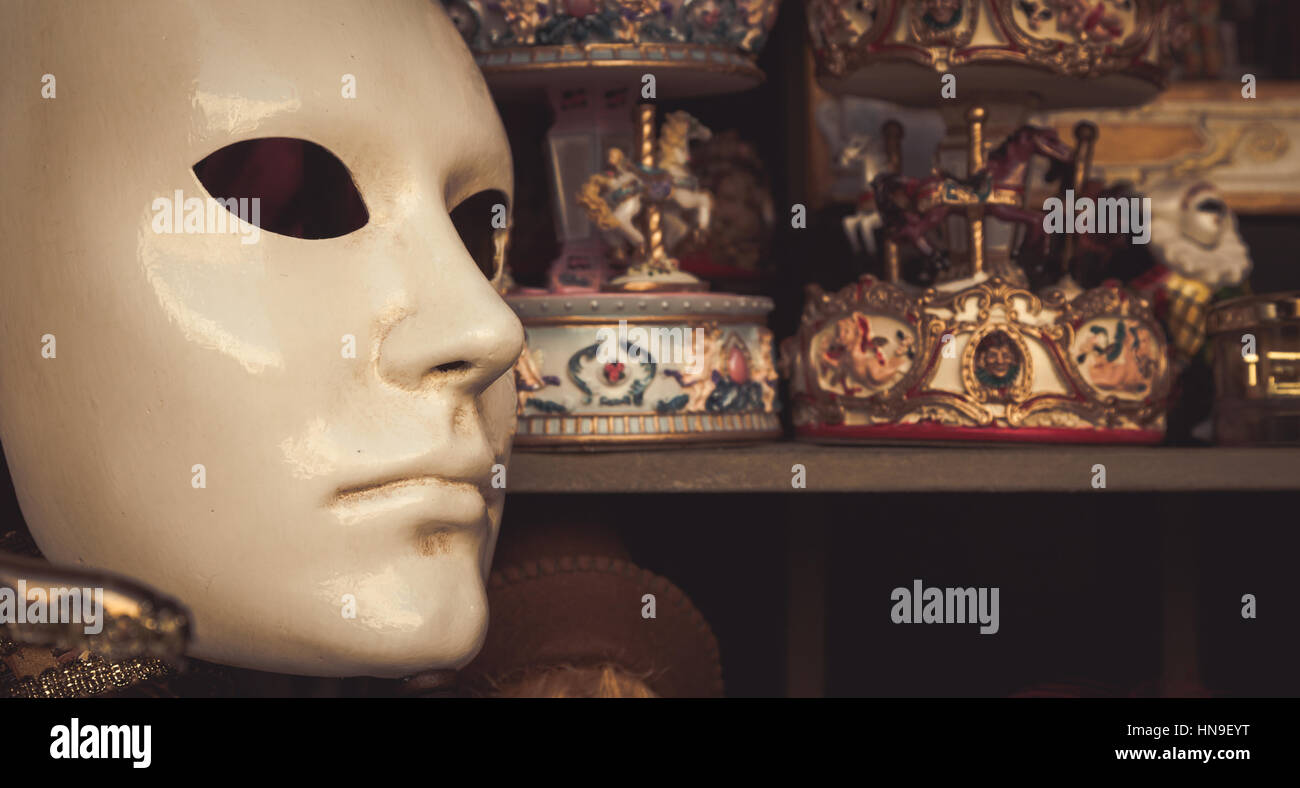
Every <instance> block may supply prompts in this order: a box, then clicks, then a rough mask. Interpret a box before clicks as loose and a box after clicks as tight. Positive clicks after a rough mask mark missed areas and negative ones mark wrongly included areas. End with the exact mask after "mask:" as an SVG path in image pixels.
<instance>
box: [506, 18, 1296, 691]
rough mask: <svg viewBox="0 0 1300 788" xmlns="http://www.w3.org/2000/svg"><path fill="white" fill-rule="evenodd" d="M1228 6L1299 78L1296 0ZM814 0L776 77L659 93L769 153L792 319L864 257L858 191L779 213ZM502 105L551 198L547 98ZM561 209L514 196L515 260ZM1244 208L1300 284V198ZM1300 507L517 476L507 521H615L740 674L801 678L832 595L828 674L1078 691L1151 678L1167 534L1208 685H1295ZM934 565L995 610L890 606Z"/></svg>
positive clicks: (1267, 273)
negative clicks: (518, 489) (802, 218)
mask: <svg viewBox="0 0 1300 788" xmlns="http://www.w3.org/2000/svg"><path fill="white" fill-rule="evenodd" d="M1222 6H1223V18H1224V20H1225V21H1228V22H1235V25H1236V29H1235V31H1232V30H1229V31H1228V33H1229V34H1230V35H1234V36H1235V44H1234V43H1233V42H1228V43H1229V44H1231V45H1234V46H1235V48H1236V50H1237V60H1238V61H1239V62H1238V63H1237V64H1229V68H1230V69H1232V70H1235V71H1236V73H1237V74H1240V73H1246V72H1249V73H1254V74H1256V75H1257V76H1258V77H1259V78H1260V79H1261V80H1267V79H1300V52H1298V51H1297V49H1296V42H1297V41H1300V2H1293V1H1292V0H1256V1H1255V2H1231V1H1230V0H1227V1H1225V2H1224V3H1223V4H1222ZM803 15H804V7H803V4H802V3H800V2H796V1H795V0H786V1H785V2H784V3H783V4H782V8H781V11H780V16H779V18H778V21H777V25H776V28H775V30H774V32H773V36H772V38H771V39H770V40H769V43H768V45H767V47H766V48H765V49H764V51H763V53H762V55H761V57H760V59H759V66H760V68H762V70H763V71H764V73H765V74H766V75H767V80H766V82H765V83H764V84H763V85H762V86H760V87H758V88H756V89H754V90H751V91H748V92H745V93H740V94H734V95H724V96H713V97H709V98H705V99H698V100H692V101H676V102H669V101H664V102H661V109H662V110H663V111H671V110H675V109H685V110H687V111H688V112H690V113H692V114H693V115H695V116H696V117H698V118H699V119H700V120H701V121H703V122H704V124H705V125H706V126H709V127H710V128H711V129H713V130H714V131H715V132H720V131H724V130H727V129H732V128H734V129H737V130H739V132H740V134H741V136H742V137H743V138H744V139H746V140H749V141H751V142H753V143H754V144H755V145H756V146H757V147H758V149H759V152H760V154H761V155H762V157H763V160H764V162H765V163H766V164H767V166H768V174H769V176H770V179H771V186H772V192H773V197H774V200H775V204H776V206H777V210H776V214H777V228H776V233H777V234H776V238H775V240H774V244H773V248H772V253H771V260H770V264H771V268H772V274H771V276H770V277H769V278H768V279H767V280H765V282H764V283H763V284H762V286H761V292H763V293H764V294H765V295H768V296H770V297H772V298H773V299H774V300H775V302H776V310H775V312H774V313H773V315H772V317H771V319H770V321H769V325H770V326H771V327H772V329H773V331H774V334H775V336H776V337H777V339H778V340H780V339H781V338H784V337H786V336H789V335H791V334H793V333H794V331H795V330H796V328H797V327H798V321H799V314H800V312H801V310H802V308H803V287H804V285H805V284H807V283H809V282H817V283H818V284H820V285H821V286H823V287H824V288H826V289H828V290H831V289H837V288H839V287H841V286H843V285H844V284H846V283H847V282H849V281H851V280H852V279H854V278H856V276H857V275H859V274H861V273H864V272H866V271H865V269H863V268H862V267H861V264H860V263H857V262H855V260H854V258H853V256H852V255H851V254H850V252H849V249H848V248H847V244H846V243H845V242H844V241H843V233H842V231H841V229H840V223H839V220H840V217H842V216H843V215H845V214H846V213H848V212H849V211H850V210H851V207H850V206H829V207H827V208H824V209H822V210H819V211H817V212H815V213H812V214H810V216H809V224H808V228H807V229H804V230H791V229H790V227H789V222H788V221H783V217H785V216H788V215H789V206H790V205H792V204H793V203H797V202H805V203H806V202H808V201H809V199H810V195H808V194H805V193H803V189H804V188H805V187H804V182H805V179H804V177H803V168H804V167H806V166H807V156H808V147H809V140H808V136H807V134H808V132H807V129H808V124H807V123H806V122H805V120H804V119H803V117H802V116H800V115H799V113H800V112H804V111H806V110H805V109H804V108H805V107H806V102H807V96H806V92H807V91H806V87H805V85H806V80H807V69H808V68H810V65H809V64H808V63H807V62H806V60H805V58H804V37H805V36H806V32H805V31H806V29H807V28H806V24H805V20H804V16H803ZM1225 76H1227V74H1225ZM1235 79H1236V78H1234V81H1235ZM501 109H502V114H503V118H504V120H505V123H506V127H507V129H509V131H510V133H511V138H512V139H511V142H512V145H513V146H514V152H515V163H516V170H517V175H518V177H517V179H516V180H517V184H518V186H517V188H518V190H519V196H518V198H517V200H516V204H517V205H519V206H525V205H530V204H532V205H539V204H541V203H539V202H538V201H539V200H540V201H542V202H544V201H545V200H546V199H547V188H548V186H547V179H546V173H545V169H544V165H543V157H542V155H541V153H542V151H541V143H540V140H542V139H543V137H544V135H545V133H546V129H547V127H548V125H549V122H550V119H549V117H548V112H547V109H546V107H545V105H544V104H541V103H538V104H535V105H519V104H514V105H509V106H503V107H502V108H501ZM550 221H551V219H550V215H549V213H544V214H537V215H534V216H531V217H530V216H528V215H526V214H517V215H516V238H515V240H514V242H513V243H514V246H513V248H512V255H513V256H514V259H515V261H514V262H513V263H512V265H514V266H516V267H519V266H522V267H524V268H527V267H529V266H530V265H532V263H533V262H535V261H536V260H537V259H541V260H546V261H549V260H550V259H552V258H553V257H554V254H555V251H556V247H555V246H554V237H553V235H552V233H551V228H550ZM1239 221H1240V229H1241V232H1242V235H1243V237H1244V239H1245V241H1246V243H1247V245H1248V246H1249V247H1250V249H1251V253H1252V257H1253V260H1254V263H1255V269H1254V272H1253V274H1252V277H1251V285H1252V288H1253V290H1254V291H1255V292H1270V291H1278V290H1295V289H1300V263H1298V262H1297V260H1296V252H1295V250H1297V249H1300V220H1298V219H1297V217H1294V216H1242V217H1239ZM547 244H550V246H549V247H548V246H547ZM524 256H528V257H529V258H530V259H529V260H524V259H522V258H523V257H524ZM785 417H786V419H787V420H788V418H789V416H788V414H786V416H785ZM787 429H788V424H787ZM610 461H611V462H617V457H616V456H615V457H611V460H610ZM1026 472H1027V473H1032V472H1033V470H1032V468H1027V469H1026ZM1298 511H1300V495H1297V494H1294V493H1278V494H1266V495H1261V494H1241V495H1233V494H1200V495H1170V494H1155V493H1152V494H1107V495H1104V496H1092V495H1089V494H1087V493H1080V494H1059V495H1045V494H1044V495H1023V494H1001V495H974V494H948V495H904V494H880V495H855V494H841V495H818V494H814V493H809V494H807V495H789V494H787V495H779V496H778V495H748V496H742V495H701V494H680V495H573V496H570V495H565V496H558V495H513V496H511V497H510V498H509V500H508V505H507V507H506V520H505V523H504V526H503V529H502V537H501V538H502V540H503V541H506V540H509V539H510V533H511V531H512V529H516V528H527V527H535V526H536V524H538V523H541V522H548V521H563V520H568V521H579V522H586V521H596V520H598V521H600V522H603V523H613V524H615V527H617V529H618V531H619V532H620V533H621V534H622V536H623V538H624V541H625V542H626V544H627V545H628V547H629V549H630V551H631V553H632V557H633V559H634V560H635V561H636V562H637V563H639V564H641V565H642V566H644V567H646V568H648V569H651V570H652V571H655V572H657V573H659V574H663V575H665V576H667V577H669V578H670V579H672V580H673V581H674V582H675V583H677V584H678V585H679V586H681V587H682V588H683V589H684V590H685V591H686V592H687V594H688V595H689V596H690V597H691V598H692V600H693V601H694V602H695V603H696V605H697V606H698V607H699V608H700V609H701V610H702V612H703V613H704V615H705V617H706V618H707V619H708V620H709V622H710V623H711V624H712V626H713V628H714V630H715V632H716V634H717V636H718V638H719V641H720V644H721V650H722V659H723V675H724V678H725V680H726V682H727V692H728V694H729V695H733V696H734V695H740V696H746V695H782V694H784V693H785V692H786V691H787V681H788V675H787V674H788V672H789V671H790V670H794V671H798V670H799V664H798V663H799V660H800V651H801V648H802V645H801V644H800V643H798V642H790V641H789V640H788V636H789V635H788V632H789V622H790V619H791V618H792V617H793V618H796V619H797V618H799V617H802V616H824V619H823V621H824V626H825V633H826V636H825V655H826V672H825V692H826V694H827V695H829V696H843V695H853V696H861V695H871V696H890V695H899V696H910V695H918V696H948V695H956V696H970V695H977V696H986V695H1007V694H1011V693H1014V692H1017V691H1021V690H1025V689H1027V688H1031V687H1034V686H1039V685H1043V684H1047V683H1053V684H1059V683H1067V682H1068V683H1070V688H1067V689H1066V690H1065V691H1066V692H1077V694H1116V695H1126V694H1134V693H1136V694H1156V693H1158V692H1159V685H1158V682H1159V679H1160V676H1161V671H1162V659H1163V656H1162V643H1163V638H1162V626H1163V625H1164V607H1163V605H1164V603H1163V593H1164V590H1163V589H1164V585H1163V580H1164V577H1165V571H1166V569H1165V556H1166V555H1167V554H1169V553H1170V552H1177V551H1184V552H1186V551H1190V552H1191V554H1192V555H1193V560H1192V561H1191V562H1190V564H1191V565H1192V566H1194V567H1195V569H1194V571H1195V573H1196V581H1195V583H1194V591H1193V592H1192V594H1191V595H1190V598H1189V599H1188V600H1186V601H1183V602H1180V603H1178V604H1177V605H1176V606H1175V607H1176V609H1181V610H1182V611H1184V613H1190V614H1191V615H1192V616H1194V618H1195V620H1196V622H1197V627H1198V641H1199V648H1198V650H1197V653H1196V654H1195V655H1187V656H1185V657H1183V659H1195V661H1196V662H1197V663H1199V666H1200V674H1201V680H1202V683H1203V684H1204V686H1205V688H1206V689H1207V690H1208V691H1209V692H1211V693H1214V694H1225V695H1249V696H1260V695H1263V696H1274V695H1286V696H1295V695H1297V694H1300V670H1298V668H1297V666H1298V665H1300V639H1298V638H1297V635H1296V627H1297V624H1300V591H1297V585H1296V582H1295V581H1293V580H1292V578H1293V577H1295V576H1296V573H1295V557H1296V556H1297V555H1300V537H1297V516H1296V514H1297V512H1298ZM809 550H812V551H814V553H815V554H819V555H820V558H818V559H815V560H813V561H812V564H811V567H810V569H811V571H815V572H821V573H824V578H825V604H824V606H816V605H813V606H810V607H806V608H800V607H799V604H800V603H799V602H797V601H794V600H792V596H791V582H790V581H791V577H790V574H791V572H792V568H791V567H792V566H795V567H797V566H799V560H800V559H799V558H797V557H796V558H793V559H792V557H791V556H792V555H796V556H797V555H799V554H800V553H806V552H807V551H809ZM918 577H919V578H921V579H922V580H924V581H925V582H926V584H927V585H937V586H967V585H978V586H984V585H987V586H999V587H1000V588H1001V612H1002V628H1001V631H1000V632H999V633H998V634H997V635H993V636H981V635H979V634H978V633H977V631H976V628H974V627H969V626H945V627H926V626H923V625H912V626H903V625H894V624H892V623H891V622H890V620H889V608H890V602H889V593H890V590H891V589H893V588H894V587H896V586H910V585H911V581H912V580H913V579H914V578H918ZM1171 580H1172V582H1174V583H1175V584H1177V583H1178V582H1181V581H1180V580H1177V579H1171ZM1244 593H1254V594H1255V595H1256V597H1257V599H1258V600H1259V617H1258V619H1256V620H1253V621H1246V620H1243V619H1242V618H1241V615H1240V609H1241V603H1240V598H1241V595H1242V594H1244ZM792 663H793V664H792Z"/></svg>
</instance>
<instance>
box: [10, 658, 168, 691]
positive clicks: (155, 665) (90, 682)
mask: <svg viewBox="0 0 1300 788" xmlns="http://www.w3.org/2000/svg"><path fill="white" fill-rule="evenodd" d="M6 672H7V671H6ZM169 673H171V668H170V667H169V666H168V665H167V663H165V662H163V661H162V660H159V659H153V658H151V657H132V658H130V659H126V660H122V661H121V662H108V661H107V660H105V659H104V658H103V657H101V656H99V655H98V654H89V655H87V656H85V657H83V658H80V659H78V660H77V661H76V662H73V663H72V664H70V665H65V666H63V667H57V668H49V669H47V670H45V671H43V672H42V673H41V675H39V676H33V677H30V678H26V679H22V680H20V681H13V679H12V675H10V676H9V678H10V681H11V682H12V683H9V684H8V686H6V685H5V683H4V682H0V690H4V691H6V692H7V694H8V695H9V697H11V698H85V697H89V696H92V695H102V694H104V693H105V692H112V691H115V690H119V689H125V688H126V687H130V686H131V685H133V684H137V683H139V682H142V681H152V680H154V679H159V678H163V677H164V676H167V675H168V674H169Z"/></svg>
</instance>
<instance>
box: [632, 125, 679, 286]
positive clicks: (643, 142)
mask: <svg viewBox="0 0 1300 788" xmlns="http://www.w3.org/2000/svg"><path fill="white" fill-rule="evenodd" d="M637 116H638V117H637V127H636V142H637V150H638V151H640V154H641V155H640V160H641V166H642V167H644V168H646V170H647V171H649V170H652V169H653V168H654V166H655V147H654V146H655V107H654V105H653V104H649V103H645V104H640V105H638V106H637ZM661 224H662V216H661V214H660V211H659V205H658V204H656V203H654V202H652V201H648V200H647V201H646V205H645V237H646V250H645V262H646V265H647V267H648V268H650V269H651V270H654V271H668V270H670V269H671V263H670V262H669V260H668V252H667V251H665V249H664V231H663V227H662V226H661Z"/></svg>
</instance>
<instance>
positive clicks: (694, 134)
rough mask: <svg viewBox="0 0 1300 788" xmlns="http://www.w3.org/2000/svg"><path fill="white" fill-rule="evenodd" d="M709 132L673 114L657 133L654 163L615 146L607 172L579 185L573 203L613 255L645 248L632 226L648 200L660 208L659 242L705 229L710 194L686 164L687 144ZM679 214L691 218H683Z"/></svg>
mask: <svg viewBox="0 0 1300 788" xmlns="http://www.w3.org/2000/svg"><path fill="white" fill-rule="evenodd" d="M710 136H712V135H711V134H710V132H709V130H708V129H707V128H705V127H704V125H702V124H701V123H700V122H699V121H698V120H696V119H695V118H693V117H691V116H690V115H688V114H687V113H685V112H674V113H672V114H671V115H669V116H668V117H667V118H665V120H664V124H663V127H662V128H661V129H660V131H659V146H658V153H657V155H656V157H655V166H654V167H644V166H642V165H640V164H637V163H635V162H632V161H630V160H629V159H628V157H627V156H626V155H624V153H623V152H622V151H621V150H618V149H617V148H614V149H611V150H610V152H609V159H608V165H609V166H608V167H607V169H606V171H605V172H603V173H596V174H595V175H592V176H591V177H590V178H588V179H587V182H586V183H584V184H583V185H582V189H581V190H580V191H579V192H578V203H579V204H580V205H582V207H583V208H584V209H585V210H586V212H587V215H588V216H590V217H591V219H592V221H594V222H595V223H596V225H597V226H598V227H599V228H600V229H601V231H602V232H603V235H604V237H605V240H606V242H607V243H609V245H610V246H611V247H612V248H613V250H614V255H615V257H616V258H626V256H627V253H628V251H629V250H631V251H636V250H643V249H644V248H645V235H644V234H643V233H642V232H641V230H640V229H639V228H638V227H637V226H636V217H637V216H639V215H640V214H641V210H642V208H643V207H644V206H645V203H647V202H652V203H655V204H658V205H660V206H661V207H663V208H664V209H665V210H664V212H663V226H664V245H665V246H666V247H667V248H669V249H671V248H672V247H674V246H676V245H677V244H678V243H679V242H681V241H682V239H684V238H685V237H686V236H687V235H688V234H690V233H691V232H695V233H703V232H704V231H705V230H706V229H707V228H708V226H709V215H710V212H711V211H712V208H713V196H712V195H711V194H709V192H708V191H706V190H705V189H704V188H702V187H701V186H700V183H699V180H698V179H697V178H696V177H695V175H694V174H693V173H692V172H691V171H690V168H689V164H690V160H691V149H690V144H691V142H692V141H694V140H707V139H709V138H710ZM684 214H686V215H689V216H690V217H691V218H689V219H687V218H683V215H684Z"/></svg>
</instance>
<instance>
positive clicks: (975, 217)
mask: <svg viewBox="0 0 1300 788" xmlns="http://www.w3.org/2000/svg"><path fill="white" fill-rule="evenodd" d="M987 117H988V111H987V110H985V109H984V108H983V107H980V106H975V107H971V108H970V109H969V110H967V112H966V122H967V123H968V124H969V129H970V152H969V154H968V155H967V157H966V175H967V177H969V176H972V175H974V174H975V173H977V172H979V171H980V170H982V169H984V120H985V119H986V118H987ZM966 214H967V216H969V217H970V267H971V271H970V273H971V276H978V275H979V274H980V273H981V272H983V271H984V206H983V205H981V204H975V205H972V206H970V207H969V208H967V209H966Z"/></svg>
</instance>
